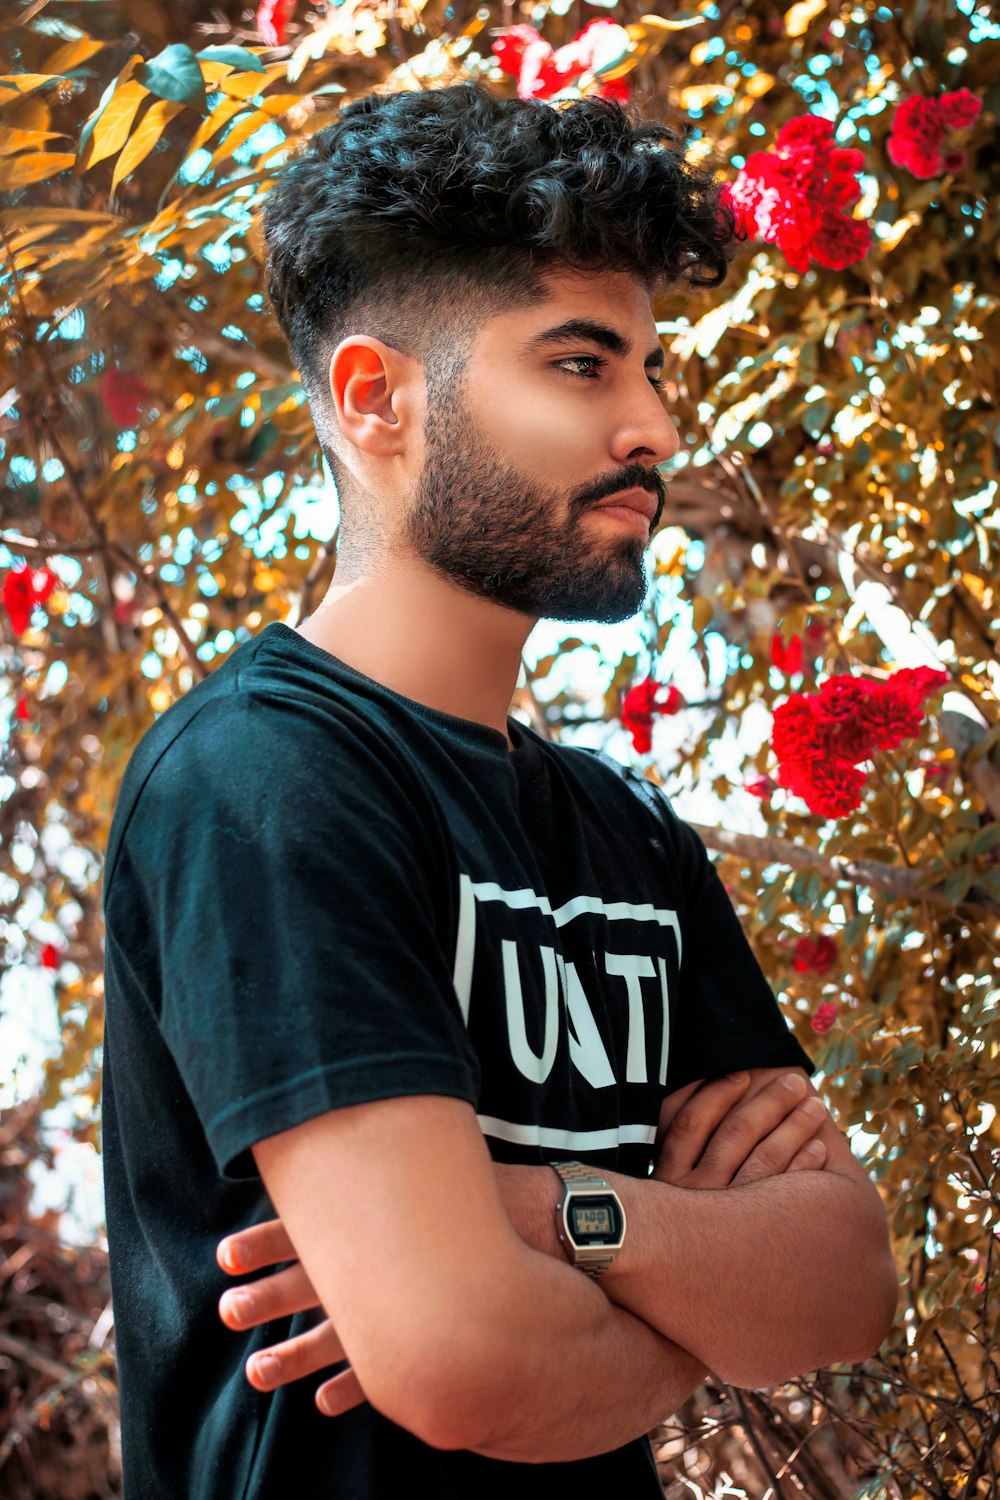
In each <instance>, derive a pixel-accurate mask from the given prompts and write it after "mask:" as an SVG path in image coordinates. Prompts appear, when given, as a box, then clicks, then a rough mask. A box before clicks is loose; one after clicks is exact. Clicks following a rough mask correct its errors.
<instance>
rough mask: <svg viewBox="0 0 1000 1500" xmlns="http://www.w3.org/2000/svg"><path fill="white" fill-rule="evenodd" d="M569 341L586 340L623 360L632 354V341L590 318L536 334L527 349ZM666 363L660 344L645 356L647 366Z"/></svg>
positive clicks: (566, 323)
mask: <svg viewBox="0 0 1000 1500" xmlns="http://www.w3.org/2000/svg"><path fill="white" fill-rule="evenodd" d="M571 339H587V340H588V341H589V342H590V343H592V344H599V345H600V346H601V348H602V349H607V350H609V351H610V353H612V354H618V355H621V356H622V357H623V358H624V357H625V356H626V355H628V354H631V353H632V340H631V339H630V338H626V336H625V335H624V334H623V333H619V332H618V329H617V328H612V327H610V325H609V324H607V323H595V322H594V321H593V320H592V319H590V318H569V319H568V320H567V321H566V322H565V323H560V324H559V325H558V327H556V328H545V329H543V331H542V332H541V333H536V334H535V335H534V337H533V338H530V339H529V340H528V343H527V345H526V347H527V348H528V349H544V348H547V347H548V346H549V345H550V344H565V343H567V342H569V341H570V340H571ZM665 362H666V355H665V354H664V352H663V346H662V344H657V346H656V348H655V349H650V351H649V353H648V354H647V355H646V364H647V365H658V366H660V367H661V368H662V366H663V365H664V364H665Z"/></svg>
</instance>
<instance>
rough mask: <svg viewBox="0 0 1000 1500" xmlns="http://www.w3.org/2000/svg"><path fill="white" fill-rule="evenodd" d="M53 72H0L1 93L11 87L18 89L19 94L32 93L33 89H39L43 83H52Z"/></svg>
mask: <svg viewBox="0 0 1000 1500" xmlns="http://www.w3.org/2000/svg"><path fill="white" fill-rule="evenodd" d="M51 82H52V74H51V73H0V85H3V87H2V88H0V95H3V94H5V93H7V92H8V90H10V89H16V90H17V92H18V93H19V94H30V93H31V91H32V89H37V88H39V87H40V86H41V84H43V83H51Z"/></svg>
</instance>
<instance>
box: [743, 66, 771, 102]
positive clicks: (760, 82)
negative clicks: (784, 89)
mask: <svg viewBox="0 0 1000 1500" xmlns="http://www.w3.org/2000/svg"><path fill="white" fill-rule="evenodd" d="M773 87H774V77H773V75H772V74H770V73H764V72H762V71H760V70H758V72H756V73H754V74H753V75H752V76H751V77H750V78H748V79H747V81H746V83H745V84H744V85H743V90H744V92H745V93H747V94H749V95H750V97H751V99H760V98H761V97H762V96H763V95H764V94H766V93H767V91H768V89H772V88H773Z"/></svg>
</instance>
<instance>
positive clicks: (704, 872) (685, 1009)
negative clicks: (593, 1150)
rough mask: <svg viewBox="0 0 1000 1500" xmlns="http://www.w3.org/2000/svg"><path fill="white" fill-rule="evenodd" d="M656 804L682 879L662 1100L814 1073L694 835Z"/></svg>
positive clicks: (660, 796)
mask: <svg viewBox="0 0 1000 1500" xmlns="http://www.w3.org/2000/svg"><path fill="white" fill-rule="evenodd" d="M658 801H659V804H660V807H661V810H662V816H663V818H664V823H665V827H666V831H667V837H668V840H669V843H670V845H672V847H673V849H674V850H675V858H676V861H677V864H678V866H679V868H680V871H681V892H682V899H683V902H684V921H683V923H682V934H683V951H682V953H681V965H680V1003H679V1005H678V1007H677V1017H676V1021H675V1023H674V1030H673V1037H672V1039H671V1048H670V1064H669V1068H668V1072H667V1083H666V1092H667V1093H668V1094H669V1093H672V1092H673V1091H674V1089H679V1088H682V1087H683V1086H684V1085H685V1084H687V1083H691V1082H692V1081H693V1080H694V1079H696V1078H716V1077H718V1076H720V1075H721V1074H723V1073H731V1072H734V1071H736V1070H738V1069H741V1068H778V1067H801V1068H805V1069H806V1071H807V1072H808V1073H814V1072H815V1071H816V1066H815V1064H814V1063H813V1062H812V1060H811V1058H810V1057H809V1054H808V1053H807V1052H806V1051H805V1049H804V1048H803V1047H802V1046H801V1045H800V1044H799V1042H798V1040H797V1039H796V1037H795V1036H794V1035H793V1033H792V1032H791V1031H790V1029H789V1027H788V1025H787V1023H786V1021H785V1019H784V1017H783V1016H782V1014H781V1010H780V1009H779V1007H778V1002H777V1000H776V999H775V996H774V992H773V991H772V989H771V986H770V985H769V984H768V982H767V980H766V979H765V978H764V974H763V972H762V970H761V967H760V965H759V963H758V962H757V959H756V958H755V956H754V953H753V950H752V948H751V947H750V944H749V942H748V941H747V937H746V934H745V933H744V931H743V928H742V926H741V924H740V920H739V917H738V916H737V914H736V911H735V910H734V908H733V904H732V902H731V901H730V899H729V897H728V895H727V894H726V888H725V886H724V885H723V883H722V881H721V880H720V879H719V875H718V872H717V871H716V869H715V866H714V865H713V864H712V862H711V860H710V859H709V857H708V854H707V853H706V850H705V845H704V844H703V843H702V841H701V839H700V838H699V836H698V834H697V833H695V831H694V829H693V828H690V827H689V826H688V825H687V824H686V823H684V822H682V821H681V819H680V818H678V816H677V814H676V813H675V812H674V811H673V809H672V808H671V807H670V805H669V803H668V802H667V800H666V797H665V796H664V795H663V794H662V793H659V794H658Z"/></svg>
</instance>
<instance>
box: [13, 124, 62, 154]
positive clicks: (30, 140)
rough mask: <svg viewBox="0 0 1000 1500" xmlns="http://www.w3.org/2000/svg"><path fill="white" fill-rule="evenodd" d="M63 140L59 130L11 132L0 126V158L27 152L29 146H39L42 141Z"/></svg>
mask: <svg viewBox="0 0 1000 1500" xmlns="http://www.w3.org/2000/svg"><path fill="white" fill-rule="evenodd" d="M65 139H66V137H65V135H64V134H63V132H62V131H59V130H11V129H10V128H9V127H8V126H5V125H0V156H13V155H14V153H15V152H16V151H27V150H28V149H29V147H31V146H38V145H41V143H42V141H54V140H65Z"/></svg>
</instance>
